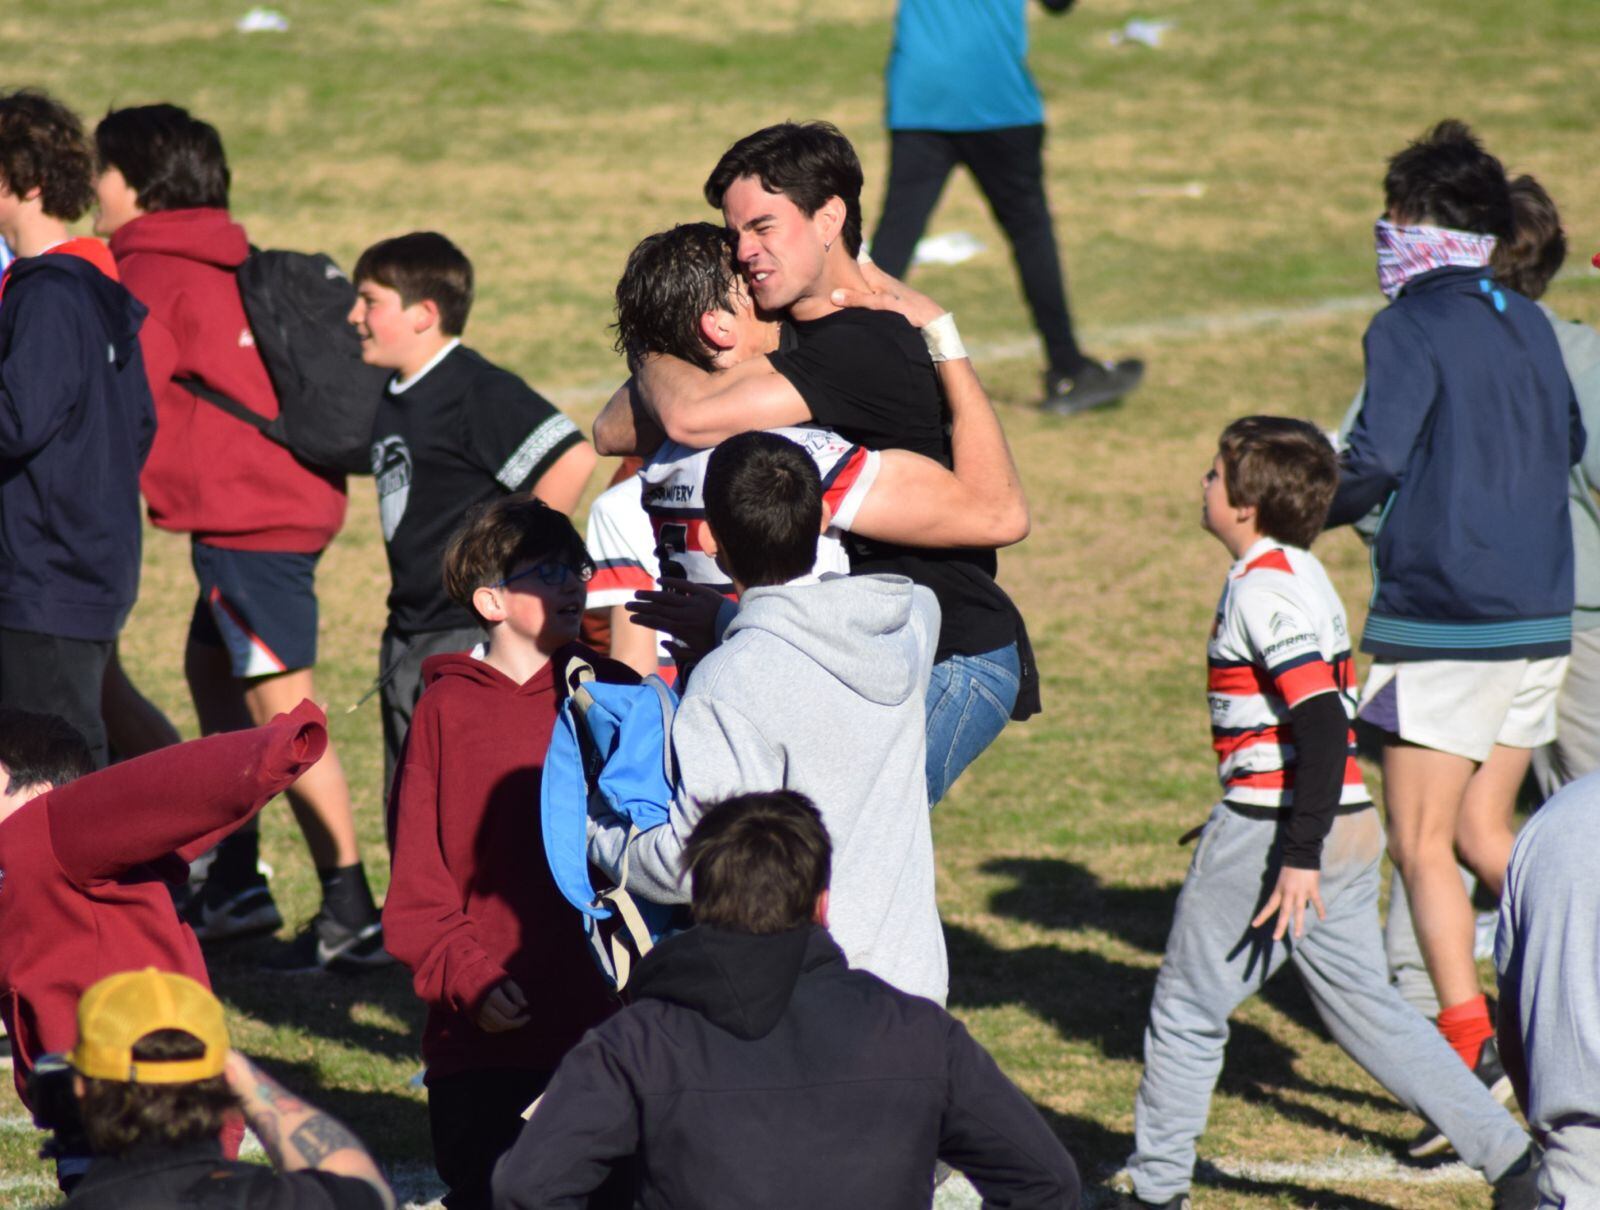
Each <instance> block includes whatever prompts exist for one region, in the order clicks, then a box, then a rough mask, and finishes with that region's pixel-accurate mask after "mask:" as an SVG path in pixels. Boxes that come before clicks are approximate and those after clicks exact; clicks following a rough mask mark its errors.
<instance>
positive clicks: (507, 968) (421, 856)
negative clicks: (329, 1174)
mask: <svg viewBox="0 0 1600 1210" xmlns="http://www.w3.org/2000/svg"><path fill="white" fill-rule="evenodd" d="M593 573H594V563H593V562H592V561H591V560H590V558H589V553H588V551H586V550H585V549H584V546H583V540H582V539H581V538H580V537H579V536H578V532H577V530H575V529H574V528H573V527H572V523H571V522H570V521H568V520H567V518H566V516H565V515H563V514H562V513H559V512H557V511H556V510H555V509H553V508H550V507H549V506H547V505H545V504H542V503H541V502H540V501H538V500H536V499H532V498H529V497H516V496H506V497H503V498H501V499H499V500H496V501H493V502H492V503H490V504H488V505H486V506H483V507H481V508H479V509H478V510H477V511H476V512H474V513H473V514H471V516H470V517H469V518H468V520H467V522H466V523H465V524H464V525H463V526H462V528H461V529H459V530H458V531H457V532H456V534H455V535H454V537H452V538H451V540H450V544H449V546H448V547H447V548H446V551H445V557H444V582H445V586H446V588H447V589H448V590H449V592H450V595H451V597H453V598H454V599H455V600H456V601H458V602H460V603H461V604H462V605H463V606H464V607H466V608H468V609H471V610H472V611H473V612H474V613H475V614H476V615H477V617H478V618H479V619H480V620H481V621H482V623H483V625H484V626H485V627H486V628H487V630H488V632H489V634H488V641H487V642H486V643H482V644H480V645H479V646H478V647H477V648H475V649H474V650H473V651H471V652H469V653H462V654H451V655H436V656H433V657H431V658H430V659H428V660H427V661H426V663H424V665H423V679H424V682H425V683H426V685H427V688H426V690H425V691H424V692H423V694H422V697H421V699H420V700H419V701H418V703H417V709H416V714H415V715H414V716H413V718H412V722H411V729H410V731H409V733H408V734H407V737H406V745H405V750H404V753H403V754H402V756H401V761H400V768H399V771H398V773H397V775H396V777H395V784H394V792H393V795H392V796H391V798H390V802H389V812H390V828H391V836H392V844H393V850H394V873H393V877H392V878H391V880H390V883H389V897H388V900H387V902H386V903H385V904H384V908H383V924H384V933H385V936H386V937H387V940H388V946H389V949H390V951H391V952H392V953H393V954H394V955H395V957H397V958H399V959H400V961H402V962H404V963H405V964H406V965H407V966H409V967H410V968H411V971H412V975H413V981H414V985H415V987H416V990H417V994H418V995H419V996H421V997H422V999H423V1000H424V1001H425V1002H426V1003H427V1005H428V1023H427V1026H426V1027H425V1028H424V1030H423V1035H422V1057H423V1060H424V1062H426V1064H427V1068H428V1071H427V1084H428V1114H429V1117H430V1119H431V1121H432V1126H433V1149H434V1163H435V1164H436V1166H437V1167H438V1169H439V1176H440V1177H441V1178H442V1179H443V1180H444V1182H445V1184H446V1185H448V1186H449V1188H450V1192H449V1193H448V1194H447V1195H446V1197H445V1199H444V1201H445V1205H446V1206H448V1207H449V1208H450V1210H475V1208H476V1207H487V1206H488V1205H489V1204H490V1198H489V1174H490V1173H491V1171H493V1169H494V1163H495V1160H496V1159H497V1158H498V1157H499V1156H500V1155H501V1154H502V1153H503V1152H504V1151H506V1149H507V1148H509V1147H510V1146H511V1144H512V1142H513V1141H514V1140H515V1139H516V1135H517V1132H518V1130H519V1129H520V1127H521V1125H522V1121H521V1117H520V1114H521V1111H522V1110H523V1109H524V1108H526V1107H527V1105H528V1104H529V1102H531V1101H532V1100H533V1099H534V1097H536V1096H538V1095H539V1094H540V1093H541V1092H542V1091H543V1090H544V1086H545V1085H546V1084H547V1083H548V1082H549V1079H550V1075H551V1072H552V1071H554V1069H555V1067H556V1064H557V1063H559V1062H560V1060H561V1057H562V1055H564V1054H565V1053H566V1052H567V1051H568V1050H569V1049H570V1048H571V1047H572V1046H573V1045H574V1044H575V1043H576V1042H577V1041H578V1039H579V1038H580V1037H582V1036H583V1033H584V1031H585V1030H587V1029H589V1028H590V1027H591V1026H593V1025H595V1024H598V1023H599V1022H600V1021H601V1020H602V1019H604V1018H605V1017H606V1016H607V1015H608V1014H609V1013H610V1012H611V1011H612V1008H613V1007H614V1005H613V1003H612V998H611V994H610V992H609V990H608V989H607V987H606V986H605V984H604V983H603V982H602V980H601V978H600V975H599V973H598V972H597V971H596V969H595V966H594V963H593V961H592V960H591V959H590V957H589V954H588V951H587V949H586V947H585V944H584V941H583V932H582V929H581V928H580V927H579V920H578V916H577V913H576V912H575V911H574V910H573V909H572V907H571V906H570V905H569V904H568V903H567V902H566V900H565V899H563V898H562V896H561V893H560V892H559V891H558V890H557V889H556V886H555V882H554V881H553V880H552V878H551V876H550V871H549V868H548V867H547V866H546V865H545V860H544V846H543V843H542V840H541V837H540V828H539V784H540V775H541V772H542V770H543V765H544V757H545V752H546V750H547V749H548V747H549V744H550V733H551V731H552V730H553V729H554V727H555V721H556V709H557V707H558V705H559V704H560V696H561V694H560V689H561V686H560V682H559V678H558V666H559V664H560V663H561V660H560V657H559V655H558V652H559V651H560V649H561V648H563V647H565V646H567V645H568V644H571V643H573V642H574V640H576V639H577V637H578V627H579V624H580V623H581V621H582V618H583V605H584V596H585V591H584V583H585V581H587V580H588V579H589V577H590V576H591V575H592V574H593ZM594 662H595V663H596V666H597V668H599V669H600V675H601V676H602V677H603V678H605V679H607V680H623V681H637V680H638V677H637V675H636V674H634V673H633V672H631V671H630V670H629V669H627V668H625V667H623V666H622V665H620V664H614V663H612V662H611V661H609V660H600V659H598V657H594Z"/></svg>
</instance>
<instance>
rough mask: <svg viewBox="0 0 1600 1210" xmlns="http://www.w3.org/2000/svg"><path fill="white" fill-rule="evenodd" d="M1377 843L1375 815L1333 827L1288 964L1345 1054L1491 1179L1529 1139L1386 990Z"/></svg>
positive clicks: (1431, 1032) (1358, 815)
mask: <svg viewBox="0 0 1600 1210" xmlns="http://www.w3.org/2000/svg"><path fill="white" fill-rule="evenodd" d="M1381 845H1382V828H1381V826H1380V824H1379V821H1378V817H1377V812H1376V811H1361V812H1357V813H1355V814H1352V815H1344V816H1340V817H1339V818H1337V819H1335V820H1334V824H1333V828H1332V830H1331V831H1330V832H1329V834H1328V838H1327V841H1326V843H1325V844H1324V846H1323V859H1322V898H1323V903H1324V905H1325V906H1326V908H1327V917H1326V919H1323V920H1312V921H1309V922H1308V928H1307V931H1306V935H1305V936H1304V937H1303V938H1301V940H1300V942H1299V944H1298V945H1297V946H1296V947H1295V950H1294V962H1295V966H1296V968H1297V969H1298V970H1299V972H1300V977H1301V978H1302V979H1303V980H1304V981H1305V985H1306V990H1307V992H1309V993H1310V995H1311V1001H1312V1003H1313V1004H1314V1005H1315V1006H1316V1009H1317V1012H1318V1014H1319V1015H1320V1016H1321V1017H1322V1020H1323V1022H1324V1024H1326V1025H1327V1027H1328V1032H1329V1033H1330V1034H1332V1035H1333V1039H1334V1041H1336V1042H1337V1043H1338V1044H1339V1045H1340V1046H1341V1047H1343V1048H1344V1051H1345V1053H1346V1054H1348V1055H1349V1056H1350V1057H1351V1058H1353V1059H1354V1060H1355V1061H1356V1062H1357V1063H1359V1064H1361V1066H1362V1067H1363V1068H1364V1069H1365V1070H1366V1071H1367V1072H1368V1073H1369V1074H1370V1075H1371V1076H1372V1077H1373V1078H1374V1079H1376V1080H1377V1081H1378V1082H1379V1083H1380V1084H1382V1085H1383V1086H1384V1087H1385V1088H1387V1089H1388V1090H1389V1091H1390V1092H1391V1093H1392V1094H1393V1095H1394V1096H1395V1097H1396V1098H1397V1099H1398V1100H1399V1101H1401V1102H1402V1103H1403V1104H1404V1105H1406V1106H1407V1107H1408V1108H1410V1109H1411V1110H1412V1111H1413V1112H1417V1113H1421V1114H1422V1115H1423V1116H1425V1117H1426V1118H1428V1119H1429V1120H1430V1121H1431V1122H1433V1123H1435V1124H1436V1125H1437V1126H1438V1127H1439V1129H1440V1130H1442V1131H1443V1132H1444V1134H1445V1136H1446V1137H1447V1138H1448V1139H1449V1140H1450V1142H1451V1143H1453V1144H1454V1145H1455V1148H1456V1150H1457V1151H1458V1152H1459V1153H1460V1155H1461V1158H1462V1159H1464V1160H1465V1161H1466V1162H1467V1163H1468V1164H1470V1165H1471V1166H1472V1167H1474V1168H1477V1169H1478V1170H1479V1171H1480V1172H1482V1173H1483V1174H1484V1176H1485V1177H1486V1178H1487V1179H1489V1180H1491V1181H1492V1180H1495V1179H1497V1178H1498V1177H1499V1176H1501V1175H1502V1174H1503V1173H1504V1172H1505V1171H1506V1170H1507V1169H1508V1168H1510V1167H1511V1166H1512V1165H1513V1164H1515V1163H1516V1162H1517V1161H1518V1160H1519V1159H1520V1158H1521V1157H1522V1154H1523V1152H1525V1151H1526V1150H1527V1148H1528V1137H1527V1135H1526V1134H1524V1133H1523V1131H1522V1129H1521V1128H1520V1127H1519V1126H1518V1125H1517V1124H1516V1122H1515V1121H1514V1120H1513V1119H1512V1117H1511V1115H1510V1114H1509V1113H1507V1112H1506V1111H1505V1110H1504V1109H1503V1108H1502V1107H1501V1106H1500V1104H1499V1102H1497V1101H1496V1100H1495V1098H1494V1097H1493V1096H1492V1095H1491V1094H1490V1092H1489V1090H1488V1089H1487V1088H1485V1087H1484V1085H1483V1084H1482V1083H1480V1082H1479V1080H1478V1079H1477V1078H1476V1077H1475V1076H1474V1075H1473V1073H1472V1072H1471V1071H1470V1070H1468V1069H1467V1068H1466V1067H1465V1066H1463V1065H1462V1064H1460V1063H1455V1062H1452V1061H1451V1059H1452V1052H1451V1050H1450V1048H1449V1045H1448V1044H1447V1043H1446V1042H1445V1040H1444V1039H1443V1038H1442V1037H1441V1036H1440V1035H1439V1032H1438V1030H1436V1029H1435V1028H1434V1027H1433V1026H1432V1025H1431V1024H1430V1023H1429V1022H1428V1021H1427V1020H1426V1019H1425V1018H1424V1017H1422V1016H1421V1014H1419V1013H1418V1012H1417V1011H1416V1010H1415V1009H1413V1008H1411V1007H1410V1006H1409V1005H1408V1004H1406V1003H1405V1002H1404V1001H1403V1000H1402V999H1401V998H1400V995H1399V993H1398V992H1397V991H1396V990H1395V989H1394V987H1393V986H1392V985H1391V984H1390V983H1389V979H1388V973H1387V971H1386V970H1385V963H1384V958H1383V945H1382V940H1381V938H1380V936H1379V931H1378V858H1379V852H1380V849H1381ZM1457 885H1460V883H1459V879H1458V880H1457Z"/></svg>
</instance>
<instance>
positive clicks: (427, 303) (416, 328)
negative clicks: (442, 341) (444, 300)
mask: <svg viewBox="0 0 1600 1210" xmlns="http://www.w3.org/2000/svg"><path fill="white" fill-rule="evenodd" d="M406 309H407V310H408V311H410V312H411V330H412V331H413V332H415V333H416V334H417V335H418V336H421V335H422V334H423V333H424V332H431V331H433V330H434V329H435V328H437V327H438V326H439V304H438V303H436V302H434V301H433V299H431V298H423V299H419V300H418V301H416V302H414V303H412V304H411V305H410V306H409V307H407V308H406Z"/></svg>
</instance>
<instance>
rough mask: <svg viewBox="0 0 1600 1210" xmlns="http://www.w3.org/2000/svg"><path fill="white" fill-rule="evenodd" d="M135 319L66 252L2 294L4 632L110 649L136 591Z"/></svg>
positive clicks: (114, 291)
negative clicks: (102, 643) (106, 643)
mask: <svg viewBox="0 0 1600 1210" xmlns="http://www.w3.org/2000/svg"><path fill="white" fill-rule="evenodd" d="M144 317H145V309H144V306H143V305H142V304H140V303H139V302H138V301H137V300H136V299H135V298H134V297H133V295H131V294H129V293H128V292H127V290H125V289H123V288H122V286H120V285H119V284H118V283H117V282H115V281H113V280H112V279H111V278H109V277H107V276H106V275H105V274H104V273H102V272H101V271H100V270H99V269H98V268H96V267H95V266H94V265H92V264H90V263H89V262H88V261H86V260H84V259H82V258H81V257H77V256H72V255H54V256H31V257H27V258H24V259H21V260H18V261H16V262H15V263H14V264H13V265H12V266H11V271H10V276H9V278H8V280H7V282H6V288H5V294H4V297H3V298H0V626H5V627H7V628H9V629H12V630H28V631H33V632H35V633H39V634H50V635H58V636H60V637H63V638H70V639H96V640H104V639H112V638H115V637H116V635H117V631H118V630H119V629H120V628H121V626H122V622H123V619H124V618H126V617H127V615H128V610H130V609H131V608H132V607H133V602H134V598H135V597H136V596H137V595H138V588H139V468H140V467H141V466H142V465H143V463H144V458H145V455H146V454H147V453H149V451H150V442H151V439H152V438H153V437H154V436H155V427H156V419H155V405H154V404H153V403H152V402H151V398H150V385H149V383H148V382H147V381H146V380H145V373H144V359H143V357H142V356H141V355H140V352H139V341H138V334H139V326H140V324H142V323H143V322H144Z"/></svg>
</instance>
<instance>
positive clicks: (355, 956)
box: [267, 912, 394, 975]
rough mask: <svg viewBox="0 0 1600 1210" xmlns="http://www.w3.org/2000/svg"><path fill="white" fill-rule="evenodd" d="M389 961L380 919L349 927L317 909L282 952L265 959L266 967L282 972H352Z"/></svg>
mask: <svg viewBox="0 0 1600 1210" xmlns="http://www.w3.org/2000/svg"><path fill="white" fill-rule="evenodd" d="M393 963H394V957H393V956H392V955H391V954H390V953H389V951H388V950H386V949H384V948H383V922H382V921H381V920H374V921H372V922H371V923H369V924H366V925H363V926H362V927H361V928H359V929H351V928H347V927H346V926H345V925H342V924H340V923H339V922H338V921H337V920H335V919H333V917H331V916H325V915H323V914H322V913H321V912H318V913H317V914H316V915H315V916H313V917H312V918H311V922H310V923H309V924H307V925H306V926H305V928H303V929H301V930H300V934H299V936H297V937H296V938H295V939H294V940H293V941H291V942H290V943H289V944H288V946H286V947H285V949H284V950H283V952H282V953H280V954H278V955H277V956H276V957H274V958H272V959H271V960H269V961H268V962H267V969H268V970H271V971H276V972H277V973H278V974H282V975H300V974H310V973H311V972H313V971H339V972H341V973H345V974H353V973H356V972H359V971H369V970H377V969H378V968H380V967H384V966H390V965H392V964H393Z"/></svg>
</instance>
